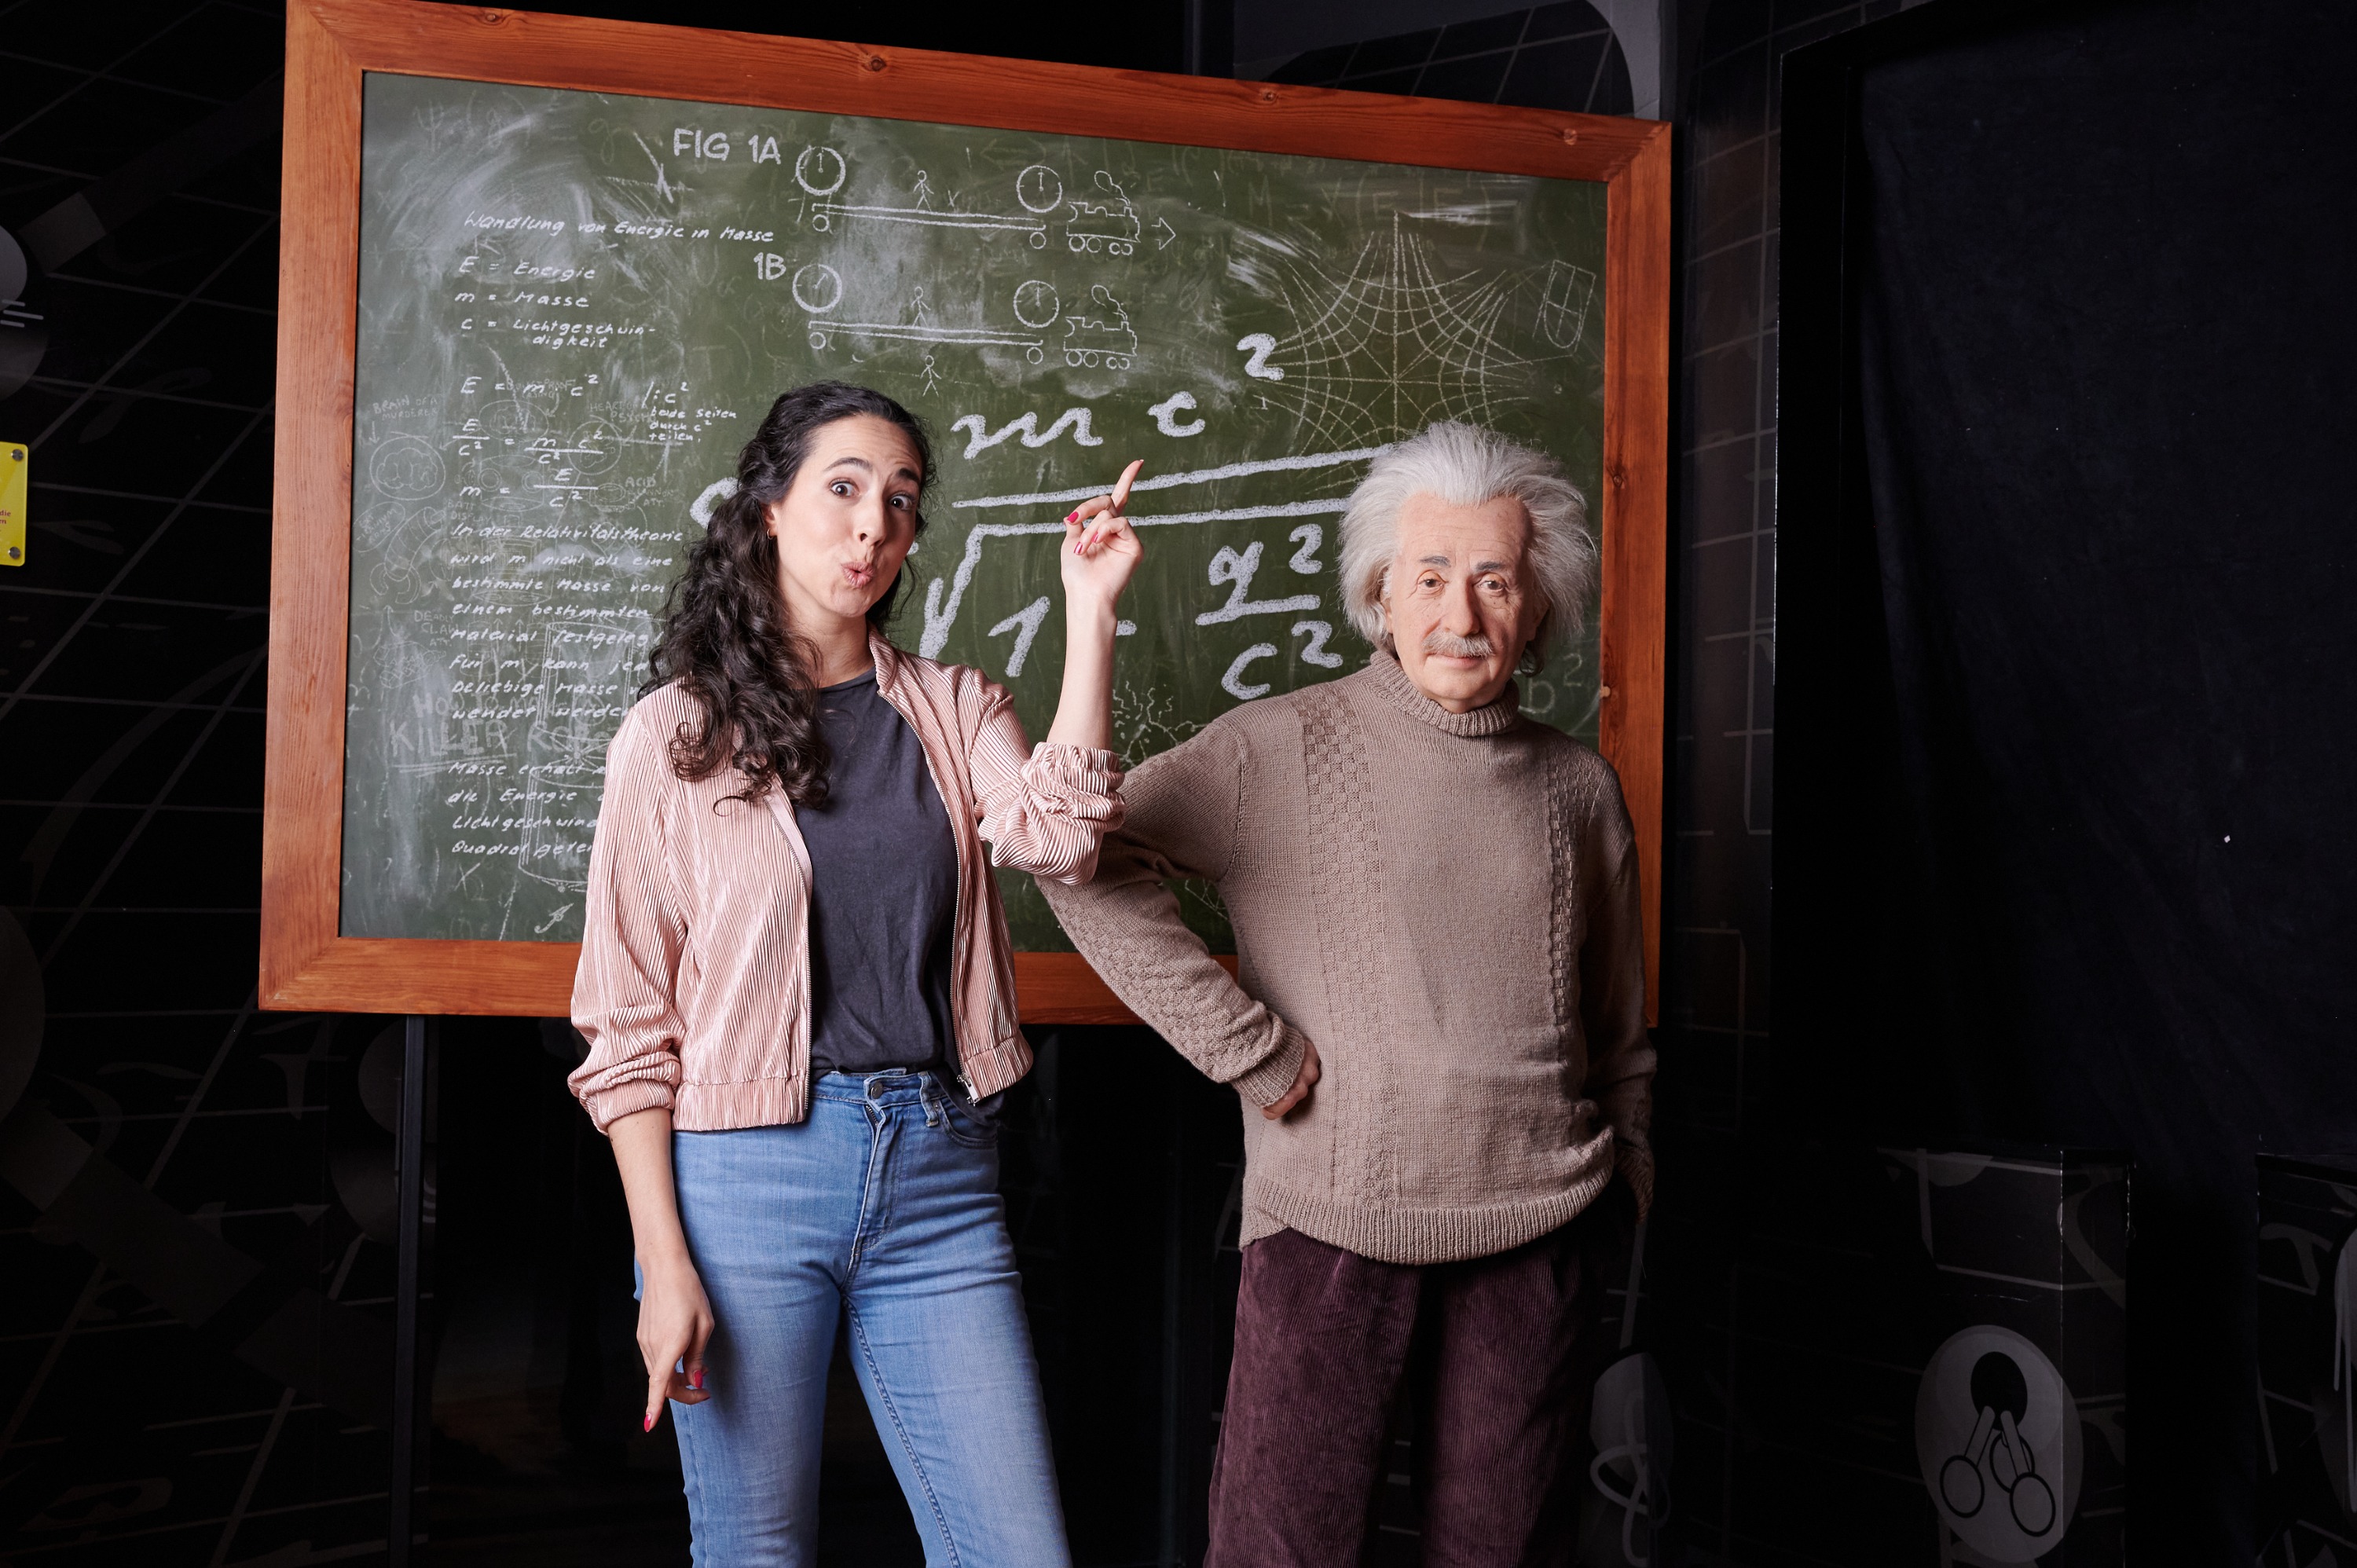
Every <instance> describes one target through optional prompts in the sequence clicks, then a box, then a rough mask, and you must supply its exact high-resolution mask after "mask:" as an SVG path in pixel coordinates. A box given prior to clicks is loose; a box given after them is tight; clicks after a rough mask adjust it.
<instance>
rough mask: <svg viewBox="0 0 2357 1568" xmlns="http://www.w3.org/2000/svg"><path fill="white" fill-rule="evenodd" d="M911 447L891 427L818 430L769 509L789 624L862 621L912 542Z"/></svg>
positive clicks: (864, 422)
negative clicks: (780, 494)
mask: <svg viewBox="0 0 2357 1568" xmlns="http://www.w3.org/2000/svg"><path fill="white" fill-rule="evenodd" d="M920 478H921V476H920V471H919V467H918V460H917V449H916V447H915V446H911V445H910V444H909V438H908V436H907V435H903V434H902V433H901V431H900V428H899V426H898V425H896V424H893V423H892V422H891V421H889V420H886V419H878V418H877V417H876V416H875V415H874V414H869V413H861V414H854V415H852V416H851V417H850V418H847V419H838V420H836V421H835V422H834V423H833V424H823V425H821V426H820V427H819V429H818V431H817V432H816V434H814V435H812V437H811V442H810V450H809V452H808V453H807V454H806V455H805V456H803V458H802V467H801V468H800V469H799V470H798V471H797V472H796V473H795V475H794V482H793V484H792V486H791V488H789V489H787V491H786V493H785V495H784V496H782V497H781V498H780V499H777V500H774V501H771V502H770V508H769V519H770V537H771V538H773V539H775V540H776V541H777V542H778V591H779V593H780V594H781V595H782V596H784V598H785V601H786V615H787V618H788V619H789V621H790V622H791V624H793V625H795V626H797V627H800V628H803V629H804V630H808V631H817V630H820V629H823V628H827V627H828V626H829V625H830V624H831V623H839V622H842V621H847V620H858V619H860V618H863V617H865V616H866V614H867V611H868V609H869V607H871V606H873V605H874V604H875V603H876V601H877V599H879V598H881V597H883V596H884V591H885V590H886V589H887V588H889V587H890V586H891V585H892V579H893V578H894V577H896V576H898V575H899V571H900V563H901V562H903V561H905V560H907V559H908V558H909V546H910V545H911V544H914V543H915V542H916V540H917V499H918V488H919V483H920Z"/></svg>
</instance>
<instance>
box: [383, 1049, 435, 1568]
mask: <svg viewBox="0 0 2357 1568" xmlns="http://www.w3.org/2000/svg"><path fill="white" fill-rule="evenodd" d="M393 1187H394V1189H395V1191H396V1193H397V1194H398V1196H399V1201H400V1221H399V1223H400V1246H401V1256H400V1262H399V1265H398V1269H399V1273H398V1283H396V1284H395V1286H394V1288H393V1475H392V1480H391V1485H390V1488H389V1490H390V1492H391V1503H392V1507H391V1509H390V1510H389V1518H388V1519H387V1520H386V1526H387V1530H386V1538H385V1539H386V1547H387V1552H386V1557H387V1561H388V1563H390V1565H391V1568H409V1564H410V1562H411V1547H412V1544H413V1542H414V1540H415V1537H416V1526H415V1523H414V1513H415V1509H416V1501H417V1434H418V1421H417V1416H418V1408H417V1407H418V1386H417V1370H418V1368H417V1325H418V1309H419V1307H420V1305H422V1304H421V1303H420V1302H419V1300H418V1287H419V1283H420V1281H421V1280H423V1278H424V1277H425V1271H424V1268H423V1267H422V1265H423V1263H424V1261H425V1259H424V1252H425V1018H424V1017H423V1016H422V1015H417V1014H414V1013H413V1014H411V1015H410V1016H409V1021H408V1024H407V1026H406V1027H405V1028H404V1030H403V1034H402V1048H401V1123H400V1127H399V1129H398V1131H397V1132H396V1133H395V1134H394V1137H393Z"/></svg>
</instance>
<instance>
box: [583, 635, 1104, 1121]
mask: <svg viewBox="0 0 2357 1568" xmlns="http://www.w3.org/2000/svg"><path fill="white" fill-rule="evenodd" d="M871 646H872V648H873V649H874V651H875V655H876V687H877V692H878V693H881V694H882V696H883V698H884V700H885V701H886V702H888V703H891V704H892V706H893V707H894V708H896V709H898V710H899V713H900V714H901V716H903V717H904V718H906V719H907V720H908V721H909V727H911V728H912V729H914V730H915V731H916V733H917V739H918V740H919V742H920V744H921V745H922V746H923V747H924V751H925V759H926V761H927V763H928V764H929V765H930V766H931V769H932V776H933V787H934V789H937V790H939V791H940V793H941V798H942V804H943V805H945V806H946V807H948V809H949V813H950V822H951V827H952V833H953V836H954V838H955V839H956V842H957V863H958V902H957V918H956V922H955V934H954V937H953V939H952V942H951V949H950V1010H951V1018H952V1028H953V1029H954V1031H955V1033H956V1036H957V1053H958V1060H959V1067H960V1069H961V1075H962V1076H963V1079H964V1080H965V1087H966V1090H967V1092H968V1093H970V1094H972V1095H974V1097H976V1098H977V1099H978V1098H980V1097H982V1096H984V1095H988V1094H995V1093H996V1092H997V1091H998V1090H1002V1089H1005V1088H1006V1086H1007V1085H1008V1084H1011V1083H1013V1082H1014V1081H1015V1080H1016V1079H1019V1078H1021V1077H1022V1076H1023V1075H1024V1074H1025V1073H1026V1072H1028V1071H1029V1070H1030V1069H1031V1051H1030V1047H1028V1045H1027V1044H1025V1042H1024V1039H1023V1035H1022V1031H1021V1030H1020V1029H1018V1028H1017V1015H1016V1005H1015V965H1014V961H1013V958H1012V956H1011V952H1010V943H1009V940H1008V938H1007V934H1006V911H1005V910H1004V909H1002V908H1000V907H999V902H998V886H997V882H996V878H994V877H993V876H992V875H991V872H990V868H991V865H993V864H994V863H995V864H996V865H1007V866H1015V867H1017V868H1019V869H1021V870H1024V871H1028V872H1030V873H1032V874H1033V875H1037V876H1042V877H1048V878H1051V879H1054V880H1057V881H1061V882H1071V883H1081V882H1085V881H1087V880H1088V878H1089V876H1090V875H1091V873H1092V872H1093V871H1094V870H1095V868H1096V858H1097V844H1098V842H1099V841H1100V840H1101V839H1102V838H1103V836H1104V834H1106V833H1107V832H1111V831H1113V830H1114V828H1117V827H1119V826H1120V825H1121V820H1122V803H1121V798H1120V795H1119V793H1118V791H1119V789H1120V785H1121V774H1120V772H1119V770H1118V769H1119V764H1118V763H1117V762H1116V760H1115V759H1114V756H1113V754H1112V753H1111V752H1107V751H1089V750H1084V749H1082V747H1079V746H1061V745H1048V744H1042V745H1041V746H1039V747H1038V748H1037V749H1036V750H1034V749H1033V748H1031V747H1030V746H1028V744H1027V743H1026V741H1025V739H1024V735H1023V725H1022V723H1021V721H1019V720H1018V719H1017V718H1016V716H1015V707H1014V703H1013V700H1012V699H1011V698H1010V697H1009V696H1008V695H1007V693H1006V689H1005V688H1004V687H1001V686H999V685H997V684H996V683H995V682H992V681H990V680H989V679H988V678H987V677H986V676H985V675H983V674H982V672H981V671H976V670H970V669H967V668H964V667H963V666H961V665H952V664H938V663H935V662H934V661H933V660H930V659H920V658H917V657H915V656H914V655H912V654H908V653H903V652H901V651H900V650H899V649H896V648H894V647H892V646H891V645H890V644H889V643H888V642H886V641H884V640H883V639H881V638H875V639H871ZM697 712H698V710H697V709H696V707H695V704H694V702H693V701H692V700H691V699H690V698H689V697H688V696H687V695H686V694H685V693H683V692H681V691H680V690H679V688H678V687H676V686H666V687H663V688H662V689H661V690H660V691H656V692H651V693H648V694H647V696H646V697H644V698H643V699H641V700H640V702H639V703H638V704H637V705H636V706H635V707H633V708H632V709H631V710H630V714H628V715H627V716H626V717H625V718H624V719H623V720H622V725H621V728H620V729H619V730H618V731H617V732H616V733H615V736H614V740H613V745H612V746H610V747H609V748H608V751H607V754H606V799H605V804H604V806H603V807H602V808H601V809H600V810H599V811H598V813H597V841H596V843H595V844H594V846H593V847H592V849H591V850H590V854H589V902H588V914H587V920H588V929H587V930H586V931H585V932H584V933H583V939H582V944H581V967H580V968H579V970H578V971H577V972H576V974H575V977H574V982H573V1023H574V1026H575V1027H576V1028H577V1029H579V1030H580V1031H581V1033H582V1034H583V1035H584V1036H587V1039H588V1041H589V1056H588V1059H587V1060H586V1061H584V1062H583V1063H582V1064H581V1066H580V1068H579V1069H576V1071H575V1072H574V1074H573V1077H572V1085H573V1092H574V1093H575V1094H576V1095H577V1096H578V1097H579V1098H580V1101H581V1103H582V1104H583V1105H584V1106H586V1107H587V1109H588V1112H589V1115H590V1117H591V1119H592V1120H593V1121H595V1122H597V1125H598V1127H599V1128H600V1129H601V1130H603V1129H605V1128H608V1127H609V1126H611V1125H612V1124H613V1122H614V1121H615V1120H616V1119H617V1118H618V1117H622V1116H628V1115H630V1113H631V1112H636V1111H643V1110H646V1109H647V1108H648V1107H650V1106H656V1105H662V1106H668V1107H670V1109H671V1113H672V1124H673V1126H674V1127H677V1128H680V1129H682V1130H683V1131H688V1132H714V1131H718V1130H721V1129H725V1128H733V1127H763V1126H770V1125H774V1124H776V1123H779V1122H800V1121H802V1119H803V1118H804V1117H805V1116H807V1115H808V1114H809V1113H810V1031H811V988H810V972H809V970H810V931H809V917H810V884H811V871H810V852H809V851H808V850H807V849H806V848H805V847H804V846H803V843H802V831H801V829H800V828H798V827H797V826H796V825H795V822H794V811H793V807H792V806H791V804H790V803H789V802H788V801H787V800H786V799H785V798H784V796H783V795H782V794H780V792H779V791H777V790H774V789H772V790H770V792H769V793H768V794H766V795H764V796H763V797H761V799H759V800H757V801H753V802H751V803H748V802H746V801H743V800H730V799H728V797H729V796H731V795H733V794H736V793H737V792H738V791H740V790H742V789H744V787H745V782H744V779H743V776H742V775H741V774H739V773H738V772H737V770H736V769H734V768H724V769H723V770H722V771H721V772H719V773H717V774H716V775H714V776H713V777H712V778H710V779H703V780H701V781H699V782H696V783H689V782H687V781H685V780H683V779H680V778H679V777H678V776H677V775H676V774H674V773H673V771H672V768H671V761H670V757H669V756H668V755H667V753H666V747H667V746H669V744H670V741H671V738H672V736H673V735H675V734H676V733H677V732H678V729H679V726H680V725H681V724H682V723H683V722H684V721H688V720H691V719H694V717H695V716H696V714H697ZM985 839H987V840H989V841H990V843H991V847H992V853H991V855H990V856H988V857H985V854H984V853H983V847H982V846H983V841H984V840H985Z"/></svg>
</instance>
